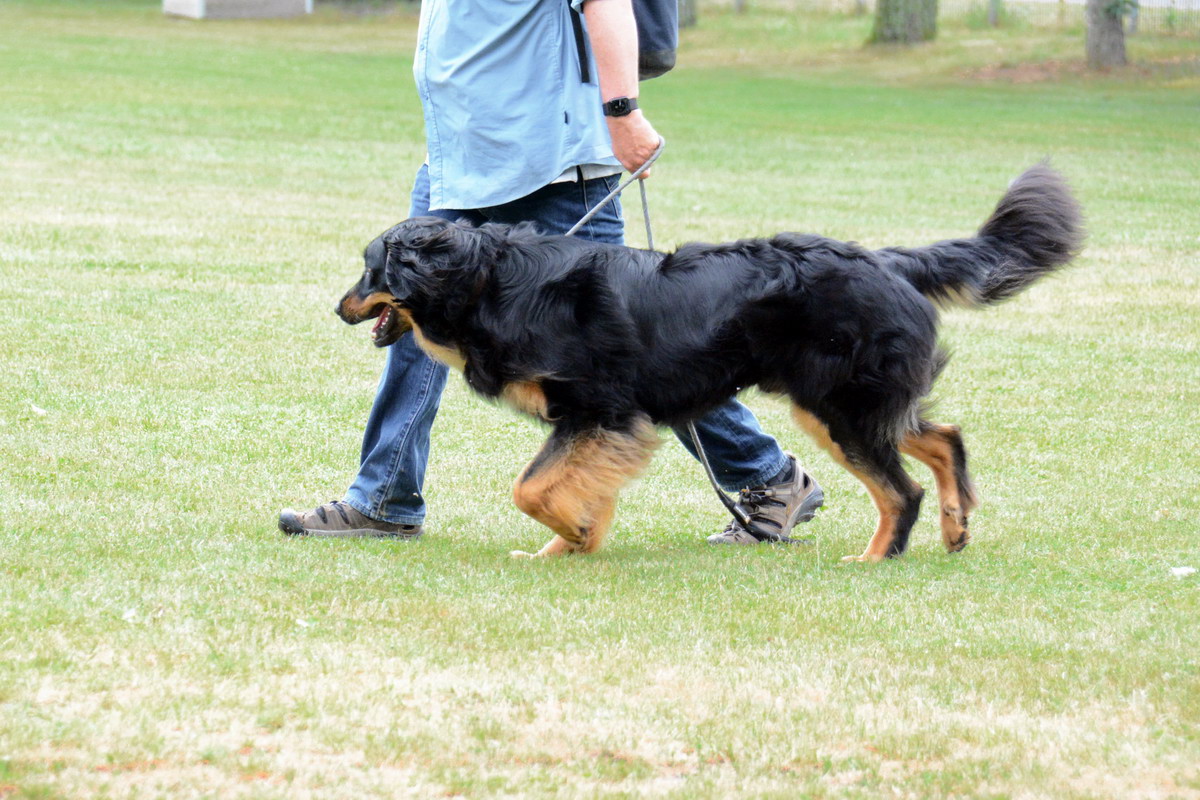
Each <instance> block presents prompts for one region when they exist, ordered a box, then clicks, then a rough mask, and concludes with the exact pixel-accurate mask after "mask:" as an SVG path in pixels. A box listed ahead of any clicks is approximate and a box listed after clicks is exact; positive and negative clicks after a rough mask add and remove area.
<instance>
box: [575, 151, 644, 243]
mask: <svg viewBox="0 0 1200 800" xmlns="http://www.w3.org/2000/svg"><path fill="white" fill-rule="evenodd" d="M666 146H667V140H666V139H663V138H662V137H661V136H660V137H659V139H658V147H656V148H655V149H654V152H653V153H651V154H650V157H649V158H647V159H646V163H645V164H642V165H641V166H640V167H638V168H637V169H635V170H634V171H633V173H632V174H630V176H629V177H628V178H627V179H626V180H625V181H624V182H622V183H620V184H618V185H617V188H615V189H613V190H612V191H611V192H609V193H608V194H607V195H606V196H605V198H604V199H603V200H601V201H600V202H599V203H597V204H596V205H594V206H592V210H591V211H589V212H587V213H586V214H584V215H583V219H581V220H579V222H576V223H575V224H574V225H573V226H572V227H571V230H569V231H567V232H566V233H564V234H563V236H574V235H575V234H576V233H577V232H578V231H579V229H580V228H582V227H583V226H584V225H586V224H587V223H588V222H589V221H590V220H591V218H592V217H594V216H596V215H597V214H599V213H600V209H602V208H604V207H605V206H606V205H608V204H609V203H611V202H612V201H613V198H614V197H616V196H617V195H619V194H620V193H621V192H623V191H625V190H626V189H627V188H629V184H631V183H633V182H634V181H636V180H637V179H638V178H640V177H641V175H642V173H644V172H645V171H646V170H648V169H650V165H651V164H653V163H654V162H655V161H657V160H658V157H659V156H660V155H662V151H663V148H664V147H666ZM642 213H643V215H644V216H645V218H646V238H647V239H651V233H650V208H649V206H647V205H646V182H645V181H642ZM647 244H648V245H649V247H650V249H651V250H653V249H654V243H653V241H648V242H647Z"/></svg>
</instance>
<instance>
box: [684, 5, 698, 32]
mask: <svg viewBox="0 0 1200 800" xmlns="http://www.w3.org/2000/svg"><path fill="white" fill-rule="evenodd" d="M699 5H700V3H699V2H698V0H679V27H681V28H690V27H692V26H693V25H695V24H696V20H697V18H698V17H697V14H696V9H697V6H699Z"/></svg>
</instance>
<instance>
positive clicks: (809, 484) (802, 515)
mask: <svg viewBox="0 0 1200 800" xmlns="http://www.w3.org/2000/svg"><path fill="white" fill-rule="evenodd" d="M787 457H788V458H789V459H791V462H792V476H791V477H790V478H788V479H787V480H786V481H784V482H782V483H775V484H771V485H770V486H755V487H753V488H751V489H743V490H742V492H741V494H739V495H738V503H739V504H740V505H741V506H742V508H744V509H746V511H747V512H749V514H750V519H752V520H754V522H755V523H757V524H758V525H761V526H762V527H763V528H765V529H766V530H768V531H772V532H776V533H778V534H779V535H780V536H788V535H790V534H791V531H792V528H793V527H795V526H796V525H797V524H798V523H801V522H808V521H809V520H811V519H812V518H813V517H814V516H816V513H817V509H818V508H820V507H821V506H822V505H824V504H825V492H824V491H823V490H822V489H821V487H820V486H819V485H817V482H816V481H815V480H813V478H812V476H811V475H809V474H808V473H807V472H805V471H804V470H803V469H801V468H800V465H799V464H798V463H796V457H795V456H793V455H792V454H791V453H788V454H787ZM801 541H803V540H801ZM708 543H709V544H758V543H759V540H758V538H757V537H755V536H754V534H752V533H750V531H748V530H746V529H745V528H744V527H742V524H741V523H740V522H738V521H737V520H736V519H731V520H730V521H729V524H728V525H726V526H725V530H723V531H721V532H720V533H714V534H713V535H712V536H710V537H708Z"/></svg>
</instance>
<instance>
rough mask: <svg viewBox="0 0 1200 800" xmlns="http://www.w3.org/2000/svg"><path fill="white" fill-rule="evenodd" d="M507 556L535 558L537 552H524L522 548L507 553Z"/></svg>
mask: <svg viewBox="0 0 1200 800" xmlns="http://www.w3.org/2000/svg"><path fill="white" fill-rule="evenodd" d="M508 557H509V558H537V553H526V552H525V551H524V550H513V551H512V552H511V553H509V554H508Z"/></svg>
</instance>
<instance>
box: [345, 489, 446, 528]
mask: <svg viewBox="0 0 1200 800" xmlns="http://www.w3.org/2000/svg"><path fill="white" fill-rule="evenodd" d="M342 502H343V503H345V504H346V505H348V506H350V507H351V508H353V509H354V510H355V511H357V512H358V513H360V514H362V515H363V516H364V517H370V518H371V519H373V520H377V521H379V522H388V523H391V524H392V525H424V524H425V519H424V518H423V517H421V518H418V517H410V516H406V515H401V516H398V517H396V516H392V515H390V514H383V515H380V514H379V513H378V512H377V511H373V510H372V509H371V507H370V506H369V505H367V504H366V503H363V502H361V501H359V500H358V499H357V498H355V497H353V496H352V495H351V494H350V493H347V494H346V496H345V497H343V498H342Z"/></svg>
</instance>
